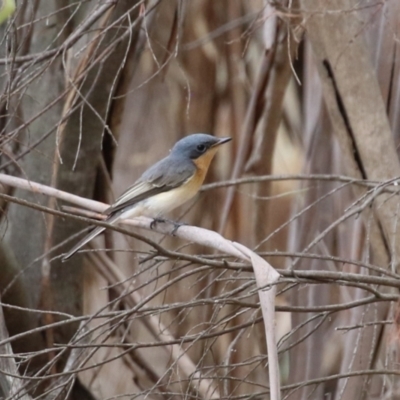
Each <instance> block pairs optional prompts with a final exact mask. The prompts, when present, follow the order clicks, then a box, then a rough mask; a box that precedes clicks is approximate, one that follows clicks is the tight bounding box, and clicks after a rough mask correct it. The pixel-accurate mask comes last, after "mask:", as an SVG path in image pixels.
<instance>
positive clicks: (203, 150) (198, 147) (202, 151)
mask: <svg viewBox="0 0 400 400" xmlns="http://www.w3.org/2000/svg"><path fill="white" fill-rule="evenodd" d="M206 149H207V147H206V146H205V145H204V144H199V145H198V146H197V150H198V151H199V152H200V153H204V152H205V151H206Z"/></svg>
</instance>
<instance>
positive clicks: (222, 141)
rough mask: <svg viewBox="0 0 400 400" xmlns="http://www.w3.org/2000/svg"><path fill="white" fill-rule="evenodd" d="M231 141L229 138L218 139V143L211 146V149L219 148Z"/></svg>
mask: <svg viewBox="0 0 400 400" xmlns="http://www.w3.org/2000/svg"><path fill="white" fill-rule="evenodd" d="M231 140H232V138H230V137H226V138H221V139H219V140H218V142H217V143H215V144H213V145H212V146H211V147H216V146H220V145H221V144H224V143H227V142H230V141H231Z"/></svg>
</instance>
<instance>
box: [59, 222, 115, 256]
mask: <svg viewBox="0 0 400 400" xmlns="http://www.w3.org/2000/svg"><path fill="white" fill-rule="evenodd" d="M120 217H121V215H120V214H116V215H113V216H112V217H110V218H108V219H107V220H106V221H105V222H108V223H109V224H113V223H115V222H117V221H118V220H119V219H120ZM105 229H106V228H104V227H102V226H98V227H97V228H94V229H93V230H92V231H91V232H90V233H88V234H87V235H86V236H85V237H84V238H83V239H82V240H80V241H79V242H78V243H77V244H76V245H75V246H74V247H73V248H72V249H71V250H70V251H69V252H68V253H66V254H64V256H63V257H62V259H61V261H67V260H68V259H70V258H71V257H72V256H73V255H74V254H75V253H76V252H77V251H79V250H80V249H81V248H82V247H83V246H84V245H85V244H87V243H89V242H90V241H91V240H92V239H94V238H95V237H96V236H97V235H100V233H101V232H104V231H105Z"/></svg>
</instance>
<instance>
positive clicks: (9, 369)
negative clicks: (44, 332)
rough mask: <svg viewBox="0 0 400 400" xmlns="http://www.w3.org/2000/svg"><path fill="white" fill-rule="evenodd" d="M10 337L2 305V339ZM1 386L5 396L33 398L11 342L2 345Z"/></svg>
mask: <svg viewBox="0 0 400 400" xmlns="http://www.w3.org/2000/svg"><path fill="white" fill-rule="evenodd" d="M4 339H8V331H7V327H6V321H5V320H4V314H3V308H2V307H1V306H0V340H1V341H2V340H4ZM0 355H1V356H3V355H4V356H7V357H0V387H1V390H2V392H3V394H4V396H5V397H7V398H12V397H13V396H14V395H18V399H21V400H31V397H30V396H29V395H28V394H26V393H25V390H24V385H23V382H22V379H18V378H16V376H19V373H18V368H17V364H16V362H15V359H14V358H13V351H12V347H11V344H10V343H5V344H3V345H2V346H1V347H0Z"/></svg>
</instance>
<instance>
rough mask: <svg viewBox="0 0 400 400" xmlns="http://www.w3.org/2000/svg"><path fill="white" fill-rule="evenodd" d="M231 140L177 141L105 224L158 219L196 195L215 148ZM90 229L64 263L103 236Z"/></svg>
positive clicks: (203, 137)
mask: <svg viewBox="0 0 400 400" xmlns="http://www.w3.org/2000/svg"><path fill="white" fill-rule="evenodd" d="M230 140H231V138H229V137H227V138H217V137H215V136H211V135H207V134H204V133H195V134H193V135H189V136H186V137H184V138H183V139H181V140H179V141H178V142H177V143H176V144H175V146H174V147H173V148H172V150H171V152H170V154H169V155H168V156H167V157H165V158H163V159H162V160H160V161H158V162H157V163H156V164H154V165H153V166H152V167H150V168H149V169H148V170H147V171H145V172H144V173H143V175H142V176H141V177H140V178H139V179H138V180H137V181H136V182H135V183H134V184H133V186H131V187H130V188H128V189H127V190H126V191H125V192H124V193H123V194H122V195H121V196H120V197H119V198H118V199H117V200H116V202H115V203H114V204H113V205H112V206H111V207H109V208H108V209H107V210H106V211H105V212H104V213H105V214H106V215H107V218H106V220H105V221H106V222H108V223H110V224H114V223H116V222H117V221H119V220H121V219H127V218H133V217H138V216H146V217H152V218H155V219H157V218H159V217H160V216H162V215H164V214H165V213H166V212H168V211H171V210H173V209H174V208H176V207H179V206H180V205H182V204H183V203H185V202H186V201H188V200H190V199H191V198H192V197H193V196H195V195H196V194H197V192H198V191H199V189H200V187H201V185H202V184H203V181H204V178H205V177H206V174H207V171H208V168H209V166H210V163H211V160H212V159H213V157H214V155H215V153H216V151H217V149H218V147H219V146H220V145H221V144H223V143H226V142H229V141H230ZM104 230H105V228H103V227H97V228H94V229H93V231H91V232H90V233H89V234H88V235H87V236H85V237H84V238H83V239H82V240H81V241H80V242H79V243H78V244H76V245H75V246H74V247H73V248H72V249H71V250H70V251H69V252H68V253H66V254H65V255H64V256H63V258H62V260H63V261H65V260H68V259H69V258H70V257H72V256H73V255H74V254H75V253H76V252H77V251H78V250H79V249H80V248H81V247H83V246H84V245H85V244H86V243H88V242H90V241H91V240H92V239H93V238H94V237H96V236H97V235H99V234H100V233H101V232H103V231H104Z"/></svg>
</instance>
